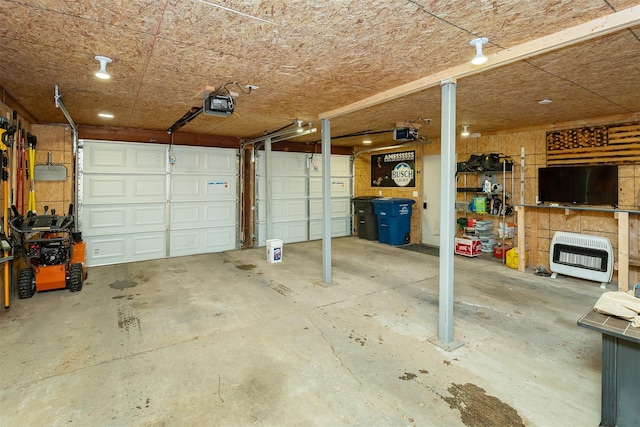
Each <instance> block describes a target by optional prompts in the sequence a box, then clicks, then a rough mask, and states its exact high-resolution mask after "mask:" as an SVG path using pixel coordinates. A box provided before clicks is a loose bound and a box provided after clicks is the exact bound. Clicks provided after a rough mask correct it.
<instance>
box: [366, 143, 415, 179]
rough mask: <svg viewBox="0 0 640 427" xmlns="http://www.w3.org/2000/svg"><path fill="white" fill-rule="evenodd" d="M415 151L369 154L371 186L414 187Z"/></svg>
mask: <svg viewBox="0 0 640 427" xmlns="http://www.w3.org/2000/svg"><path fill="white" fill-rule="evenodd" d="M415 159H416V152H415V151H402V152H399V153H387V154H372V155H371V186H372V187H415V186H416V180H415V173H414V171H415V164H416V160H415Z"/></svg>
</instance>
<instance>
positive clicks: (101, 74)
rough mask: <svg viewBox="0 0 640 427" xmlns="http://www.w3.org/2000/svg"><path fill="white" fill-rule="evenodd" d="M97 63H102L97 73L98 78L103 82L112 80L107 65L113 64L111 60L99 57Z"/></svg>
mask: <svg viewBox="0 0 640 427" xmlns="http://www.w3.org/2000/svg"><path fill="white" fill-rule="evenodd" d="M96 61H100V69H99V70H98V71H96V77H97V78H99V79H102V80H107V79H110V78H111V76H110V75H109V73H107V64H109V63H110V62H111V58H107V57H106V56H100V55H98V56H96Z"/></svg>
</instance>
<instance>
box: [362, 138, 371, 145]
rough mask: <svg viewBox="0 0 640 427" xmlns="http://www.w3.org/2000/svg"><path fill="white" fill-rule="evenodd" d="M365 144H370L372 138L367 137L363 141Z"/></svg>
mask: <svg viewBox="0 0 640 427" xmlns="http://www.w3.org/2000/svg"><path fill="white" fill-rule="evenodd" d="M362 143H363V144H365V145H369V144H371V140H370V139H365V140H364V141H362Z"/></svg>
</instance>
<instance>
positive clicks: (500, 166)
mask: <svg viewBox="0 0 640 427" xmlns="http://www.w3.org/2000/svg"><path fill="white" fill-rule="evenodd" d="M482 168H483V170H485V171H492V172H501V171H509V172H510V171H512V170H513V159H511V157H509V156H505V155H504V154H502V153H490V154H486V155H484V158H483V159H482Z"/></svg>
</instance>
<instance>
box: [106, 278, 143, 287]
mask: <svg viewBox="0 0 640 427" xmlns="http://www.w3.org/2000/svg"><path fill="white" fill-rule="evenodd" d="M134 286H138V282H134V281H133V280H128V279H125V280H116V281H115V282H113V283H111V284H110V285H109V287H110V288H113V289H120V290H123V289H127V288H133V287H134Z"/></svg>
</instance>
